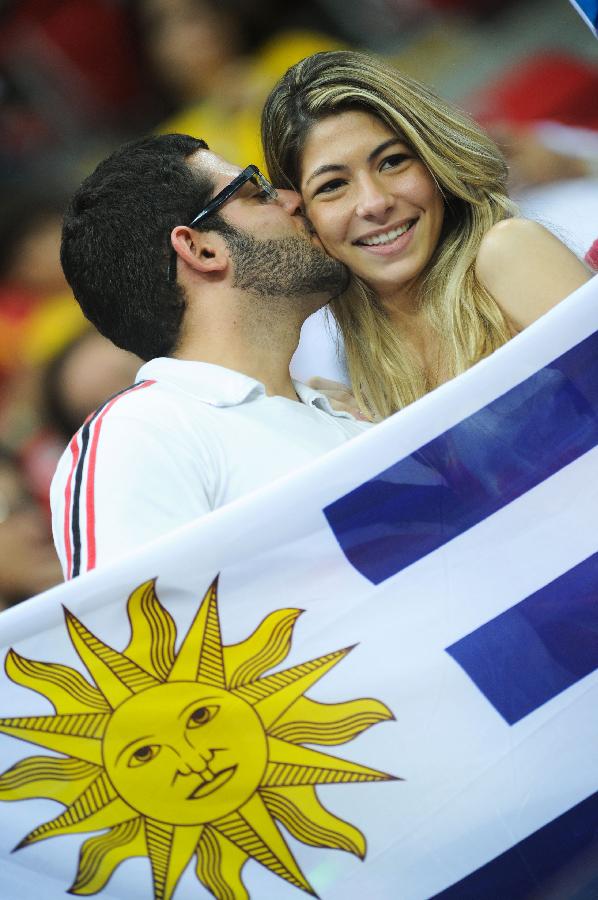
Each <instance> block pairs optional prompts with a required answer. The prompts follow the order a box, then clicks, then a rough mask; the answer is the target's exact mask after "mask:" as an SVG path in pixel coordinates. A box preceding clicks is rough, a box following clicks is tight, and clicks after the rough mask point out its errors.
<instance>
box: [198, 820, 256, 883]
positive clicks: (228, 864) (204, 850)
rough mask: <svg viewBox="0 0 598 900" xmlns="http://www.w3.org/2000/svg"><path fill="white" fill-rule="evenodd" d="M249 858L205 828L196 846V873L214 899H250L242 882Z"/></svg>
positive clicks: (235, 846)
mask: <svg viewBox="0 0 598 900" xmlns="http://www.w3.org/2000/svg"><path fill="white" fill-rule="evenodd" d="M248 858H249V857H248V856H247V853H245V851H244V850H242V849H241V848H240V847H238V846H237V845H236V844H234V843H233V842H232V841H230V840H229V839H228V838H227V837H226V836H225V835H224V834H222V833H221V832H219V831H217V830H216V829H215V828H212V826H211V825H208V826H206V828H204V830H203V833H202V835H201V838H200V840H199V843H198V845H197V865H196V868H195V874H196V875H197V877H198V878H199V880H200V881H201V883H202V884H203V885H204V886H205V887H206V888H207V889H208V890H209V891H211V893H212V894H213V895H214V897H216V900H249V894H248V893H247V890H246V888H245V885H244V884H243V881H242V880H241V871H242V869H243V866H244V865H245V863H246V862H247V860H248Z"/></svg>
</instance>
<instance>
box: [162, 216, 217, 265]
mask: <svg viewBox="0 0 598 900" xmlns="http://www.w3.org/2000/svg"><path fill="white" fill-rule="evenodd" d="M170 241H171V243H172V246H173V248H174V250H175V252H176V253H177V255H178V257H179V260H183V261H184V262H185V263H186V264H187V265H188V266H189V267H190V268H191V269H193V270H194V271H195V272H198V273H204V274H208V273H210V272H223V273H224V272H225V271H226V269H227V268H228V266H229V263H230V257H229V254H228V248H227V246H226V243H225V241H224V239H223V238H222V237H221V235H219V234H218V233H217V232H215V231H194V229H193V228H189V227H188V226H187V225H176V226H175V227H174V228H173V229H172V231H171V232H170Z"/></svg>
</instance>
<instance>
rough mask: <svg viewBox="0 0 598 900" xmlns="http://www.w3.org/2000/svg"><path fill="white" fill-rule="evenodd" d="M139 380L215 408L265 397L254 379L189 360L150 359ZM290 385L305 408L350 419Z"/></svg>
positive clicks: (307, 391)
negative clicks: (161, 385)
mask: <svg viewBox="0 0 598 900" xmlns="http://www.w3.org/2000/svg"><path fill="white" fill-rule="evenodd" d="M142 380H155V381H158V382H162V383H170V384H172V385H174V386H175V387H176V388H177V389H178V390H182V391H185V392H186V393H188V394H192V395H193V396H194V397H196V398H197V399H198V400H201V401H202V402H203V403H208V404H209V405H210V406H217V407H227V406H240V405H241V404H242V403H247V402H249V401H250V400H256V399H258V398H259V397H265V396H266V388H265V387H264V385H263V384H262V382H261V381H256V379H255V378H250V377H249V376H248V375H243V373H242V372H236V371H234V369H226V368H225V367H224V366H216V365H213V364H212V363H205V362H199V361H196V360H189V359H175V358H173V357H158V358H157V359H152V360H150V361H149V362H147V363H145V365H143V366H142V367H141V368H140V369H139V372H138V373H137V381H142ZM293 385H294V387H295V390H296V391H297V395H298V397H299V398H300V400H301V401H302V403H305V404H306V406H315V407H316V408H317V409H321V410H324V412H327V413H329V414H330V415H332V416H336V417H338V418H342V419H351V418H352V416H351V415H350V414H349V413H346V412H340V411H337V410H334V409H332V407H331V406H330V403H329V402H328V398H327V397H325V396H324V394H321V393H319V391H314V390H313V389H312V388H310V387H308V386H307V385H306V384H302V383H301V382H300V381H294V380H293Z"/></svg>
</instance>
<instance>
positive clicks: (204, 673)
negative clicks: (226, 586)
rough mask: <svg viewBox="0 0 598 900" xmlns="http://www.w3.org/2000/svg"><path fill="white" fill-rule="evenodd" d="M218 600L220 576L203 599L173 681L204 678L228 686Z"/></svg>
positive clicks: (185, 641)
mask: <svg viewBox="0 0 598 900" xmlns="http://www.w3.org/2000/svg"><path fill="white" fill-rule="evenodd" d="M217 599H218V577H216V578H215V579H214V581H213V582H212V584H211V585H210V587H209V588H208V590H207V592H206V595H205V597H204V598H203V600H202V603H201V606H200V607H199V610H198V611H197V615H196V616H195V619H194V620H193V623H192V625H191V627H190V629H189V631H188V632H187V636H186V638H185V640H184V641H183V644H182V646H181V649H180V650H179V652H178V654H177V658H176V660H175V663H174V666H173V667H172V671H171V673H170V675H169V677H168V680H169V681H201V682H205V683H206V684H211V685H214V687H220V688H224V687H226V678H225V674H224V657H223V653H222V639H221V636H220V621H219V619H218V606H217Z"/></svg>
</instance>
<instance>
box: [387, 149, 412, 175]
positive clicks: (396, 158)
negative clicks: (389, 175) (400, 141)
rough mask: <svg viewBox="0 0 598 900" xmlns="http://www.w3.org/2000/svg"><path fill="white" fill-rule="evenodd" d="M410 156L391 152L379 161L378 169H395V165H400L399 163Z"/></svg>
mask: <svg viewBox="0 0 598 900" xmlns="http://www.w3.org/2000/svg"><path fill="white" fill-rule="evenodd" d="M410 158H411V157H410V156H409V155H408V154H407V153H393V154H392V155H391V156H386V157H385V158H384V159H383V160H382V162H381V163H380V171H382V170H383V169H396V168H397V166H400V165H401V163H404V162H405V160H407V159H410Z"/></svg>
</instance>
